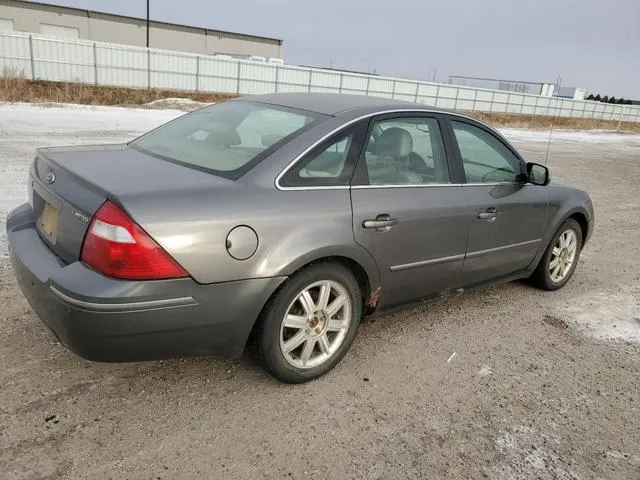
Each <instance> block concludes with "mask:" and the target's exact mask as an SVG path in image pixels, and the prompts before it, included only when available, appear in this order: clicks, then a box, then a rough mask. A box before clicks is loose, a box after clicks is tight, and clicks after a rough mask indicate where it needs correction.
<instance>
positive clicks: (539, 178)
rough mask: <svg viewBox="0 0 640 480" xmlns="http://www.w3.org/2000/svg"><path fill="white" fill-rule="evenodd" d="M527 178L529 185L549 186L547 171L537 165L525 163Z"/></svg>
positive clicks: (549, 175)
mask: <svg viewBox="0 0 640 480" xmlns="http://www.w3.org/2000/svg"><path fill="white" fill-rule="evenodd" d="M527 177H528V182H529V183H533V184H534V185H542V186H543V187H544V186H546V185H549V182H550V181H551V174H550V173H549V169H548V168H547V167H545V166H544V165H540V164H539V163H527Z"/></svg>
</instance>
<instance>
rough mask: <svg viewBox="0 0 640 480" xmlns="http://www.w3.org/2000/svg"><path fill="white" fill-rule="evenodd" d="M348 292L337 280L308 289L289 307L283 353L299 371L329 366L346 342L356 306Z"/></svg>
mask: <svg viewBox="0 0 640 480" xmlns="http://www.w3.org/2000/svg"><path fill="white" fill-rule="evenodd" d="M351 303H352V302H351V297H350V296H349V293H348V292H347V289H346V288H345V287H344V286H343V285H342V284H341V283H339V282H337V281H335V280H322V281H319V282H315V283H312V284H311V285H309V286H307V287H305V288H304V289H303V290H302V291H301V292H299V293H298V295H297V296H296V297H295V298H294V300H293V301H292V302H291V303H290V304H289V307H288V308H287V310H286V313H285V316H284V318H283V319H282V324H281V327H280V350H281V352H282V355H283V356H284V358H285V360H286V361H287V362H288V363H289V364H290V365H292V366H294V367H296V368H300V369H309V368H314V367H317V366H319V365H322V364H323V363H325V362H327V361H328V360H329V359H330V358H331V357H332V356H333V355H334V354H335V353H336V351H338V349H339V348H340V345H342V343H343V342H344V339H345V336H346V335H347V331H348V330H349V325H350V323H351V321H352V312H353V308H352V307H353V306H352V304H351Z"/></svg>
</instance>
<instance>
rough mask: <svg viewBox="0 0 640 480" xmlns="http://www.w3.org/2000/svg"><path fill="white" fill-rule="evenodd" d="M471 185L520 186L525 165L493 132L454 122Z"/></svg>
mask: <svg viewBox="0 0 640 480" xmlns="http://www.w3.org/2000/svg"><path fill="white" fill-rule="evenodd" d="M451 123H452V125H453V131H454V133H455V136H456V141H457V143H458V148H459V149H460V155H461V156H462V163H463V165H464V171H465V175H466V178H467V182H469V183H485V182H519V181H522V178H523V174H524V171H523V168H522V162H521V161H520V159H518V157H516V156H515V155H514V154H513V152H512V151H511V150H509V148H507V146H506V145H505V144H504V143H502V142H501V141H500V140H499V139H497V138H496V137H494V136H493V135H491V134H490V133H489V132H486V131H485V130H482V129H481V128H478V127H476V126H474V125H470V124H468V123H464V122H451Z"/></svg>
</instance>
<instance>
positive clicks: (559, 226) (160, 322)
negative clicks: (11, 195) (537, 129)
mask: <svg viewBox="0 0 640 480" xmlns="http://www.w3.org/2000/svg"><path fill="white" fill-rule="evenodd" d="M593 221H594V214H593V207H592V203H591V199H590V198H589V196H588V195H587V194H586V193H585V192H583V191H580V190H576V189H574V188H569V187H565V186H561V185H557V184H555V183H550V178H549V171H548V170H547V168H546V167H544V166H542V165H538V164H534V163H526V162H525V161H524V160H523V159H522V157H521V156H520V155H519V154H518V152H517V151H516V150H515V149H514V148H513V147H512V146H511V145H510V144H509V143H508V142H507V141H506V140H505V139H504V138H503V137H502V136H501V135H500V134H498V133H497V132H496V131H495V130H493V129H491V128H490V127H488V126H487V125H484V124H482V123H480V122H478V121H476V120H473V119H471V118H469V117H466V116H464V115H460V114H458V113H454V112H448V111H443V110H438V109H435V108H430V107H426V106H424V105H417V104H412V103H405V102H398V101H393V100H388V99H379V98H372V97H363V96H349V95H332V94H275V95H265V96H255V97H250V98H240V99H235V100H231V101H227V102H223V103H219V104H216V105H212V106H208V107H205V108H202V109H200V110H198V111H195V112H193V113H190V114H187V115H184V116H182V117H180V118H178V119H176V120H174V121H172V122H169V123H167V124H165V125H163V126H161V127H159V128H157V129H156V130H153V131H151V132H149V133H147V134H145V135H143V136H141V137H139V138H137V139H136V140H134V141H132V142H130V143H128V144H126V145H100V146H93V147H86V146H82V147H70V148H42V149H39V150H37V152H36V156H35V159H34V160H33V163H32V166H31V170H30V172H29V202H28V203H25V204H24V205H21V206H19V207H18V208H16V209H15V210H13V212H11V213H10V214H9V216H8V218H7V232H8V239H9V244H10V250H11V261H12V264H13V269H14V272H15V275H16V277H17V279H18V282H19V284H20V287H21V289H22V291H23V292H24V294H25V296H26V298H27V299H28V300H29V302H30V304H31V306H32V307H33V309H34V310H35V312H36V313H37V314H38V316H39V317H40V318H41V319H42V320H43V321H44V323H45V324H46V325H47V326H48V327H49V328H50V329H51V330H52V331H53V333H54V334H55V335H56V336H57V338H58V339H59V340H60V342H61V343H62V344H64V345H65V346H67V347H68V348H69V349H70V350H72V351H74V352H75V353H77V354H78V355H80V356H82V357H85V358H88V359H92V360H98V361H134V360H151V359H161V358H166V357H172V356H186V355H210V354H216V355H224V356H237V355H239V354H240V353H241V352H242V351H243V349H244V348H245V346H246V345H247V343H248V342H249V341H251V343H253V344H254V345H255V350H256V351H257V353H258V356H259V357H260V360H261V362H262V363H263V365H264V366H265V368H266V369H267V370H268V371H270V372H271V373H272V374H273V375H275V376H276V377H277V378H279V379H280V380H282V381H285V382H292V383H293V382H304V381H307V380H310V379H313V378H316V377H318V376H320V375H323V374H324V373H326V372H327V371H329V370H330V369H332V368H333V367H334V366H335V365H336V364H337V363H338V362H339V361H340V359H341V358H342V357H343V356H344V355H345V353H346V352H347V350H348V349H349V347H350V346H351V344H352V342H353V340H354V338H355V335H356V332H357V330H358V325H359V323H360V321H361V319H362V318H363V317H364V316H367V315H372V314H376V313H384V312H388V311H390V310H392V309H396V308H399V307H404V306H407V305H411V304H415V303H417V302H423V301H425V300H429V299H434V298H439V297H446V296H448V295H451V294H458V293H460V292H462V291H465V290H470V289H475V288H479V287H482V286H486V285H490V284H494V283H497V282H505V281H510V280H515V279H521V278H530V280H531V281H532V282H533V283H534V284H535V285H537V286H539V287H541V288H543V289H546V290H555V289H557V288H560V287H562V286H563V285H564V284H565V283H566V282H567V281H568V280H569V279H570V278H571V276H572V274H573V272H574V270H575V268H576V266H577V264H578V258H579V256H580V251H581V249H582V248H583V247H584V245H585V243H586V242H587V240H588V239H589V236H590V234H591V231H592V228H593Z"/></svg>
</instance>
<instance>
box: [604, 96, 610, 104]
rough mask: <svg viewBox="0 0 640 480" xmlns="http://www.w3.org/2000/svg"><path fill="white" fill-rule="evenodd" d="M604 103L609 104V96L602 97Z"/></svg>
mask: <svg viewBox="0 0 640 480" xmlns="http://www.w3.org/2000/svg"><path fill="white" fill-rule="evenodd" d="M602 101H603V102H604V103H609V96H608V95H605V96H604V97H602Z"/></svg>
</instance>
